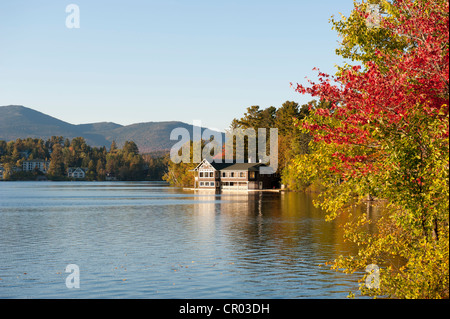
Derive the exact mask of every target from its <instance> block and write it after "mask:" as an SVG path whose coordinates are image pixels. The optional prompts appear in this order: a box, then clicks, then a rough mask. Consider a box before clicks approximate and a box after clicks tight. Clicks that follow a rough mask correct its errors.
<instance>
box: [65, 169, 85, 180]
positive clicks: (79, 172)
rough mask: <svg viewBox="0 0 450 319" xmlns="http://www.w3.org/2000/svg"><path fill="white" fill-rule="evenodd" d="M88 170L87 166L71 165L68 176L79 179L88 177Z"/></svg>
mask: <svg viewBox="0 0 450 319" xmlns="http://www.w3.org/2000/svg"><path fill="white" fill-rule="evenodd" d="M86 170H87V169H85V168H81V167H69V168H68V169H67V177H71V178H75V179H79V178H85V177H86Z"/></svg>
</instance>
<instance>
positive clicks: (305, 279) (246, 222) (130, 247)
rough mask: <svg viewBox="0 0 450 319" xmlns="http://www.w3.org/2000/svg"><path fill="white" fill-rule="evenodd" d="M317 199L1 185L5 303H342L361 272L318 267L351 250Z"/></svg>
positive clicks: (0, 273)
mask: <svg viewBox="0 0 450 319" xmlns="http://www.w3.org/2000/svg"><path fill="white" fill-rule="evenodd" d="M312 199H313V198H312V195H309V194H303V193H293V192H289V193H270V192H256V193H248V194H247V193H229V194H227V193H224V194H213V193H194V192H193V191H186V190H183V189H181V188H174V187H168V186H166V185H165V184H164V183H157V182H1V183H0V298H151V299H154V298H194V299H197V298H199V299H200V298H202V299H203V298H225V299H230V298H246V299H247V298H248V299H250V298H274V299H275V298H286V299H287V298H289V299H294V298H345V297H346V296H347V295H348V293H349V291H350V290H353V291H355V290H357V287H358V282H357V280H358V278H359V277H360V276H361V274H358V275H346V274H342V273H338V272H335V271H332V270H330V269H329V267H327V266H319V265H320V264H324V263H325V262H327V261H332V260H333V259H334V258H336V257H337V256H339V255H342V254H346V253H348V252H349V251H351V250H352V249H353V248H352V247H350V246H349V245H348V244H347V243H344V242H343V240H342V229H341V228H340V227H339V221H334V222H326V221H325V218H324V213H323V212H322V211H320V210H319V209H317V208H315V207H314V206H313V204H312ZM69 264H75V265H77V266H78V268H79V283H80V287H79V288H71V289H69V288H68V287H67V286H66V278H67V277H68V276H69V275H71V273H69V272H67V273H66V272H65V270H66V266H67V265H69ZM357 296H359V294H357Z"/></svg>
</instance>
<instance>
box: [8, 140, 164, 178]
mask: <svg viewBox="0 0 450 319" xmlns="http://www.w3.org/2000/svg"><path fill="white" fill-rule="evenodd" d="M33 159H40V160H48V161H50V165H49V168H48V171H47V174H46V177H47V178H48V179H51V180H64V179H67V170H68V168H69V167H80V168H83V169H84V170H85V172H86V178H85V179H86V180H99V181H103V180H105V179H107V178H110V179H116V180H122V181H127V180H161V177H162V175H163V174H164V172H165V169H166V165H167V164H166V159H164V158H163V157H161V156H158V157H155V156H152V155H151V154H144V155H141V154H139V149H138V147H137V145H136V144H135V143H134V142H132V141H126V142H125V143H124V145H123V147H122V148H118V147H117V145H116V143H115V141H113V142H112V143H111V146H110V148H109V149H107V148H106V147H105V146H103V147H91V146H89V145H88V144H87V143H86V141H85V139H84V138H82V137H76V138H73V139H72V140H70V139H68V138H64V137H62V136H52V137H51V138H49V139H47V140H46V141H44V140H43V139H39V138H26V139H17V140H15V141H10V142H6V141H0V163H1V164H2V166H3V169H4V171H5V173H4V179H6V180H8V179H10V180H20V179H36V177H37V176H39V175H43V173H42V172H40V171H38V170H35V171H33V172H23V171H20V170H19V169H15V168H17V167H18V168H21V167H22V163H23V162H24V161H26V160H33Z"/></svg>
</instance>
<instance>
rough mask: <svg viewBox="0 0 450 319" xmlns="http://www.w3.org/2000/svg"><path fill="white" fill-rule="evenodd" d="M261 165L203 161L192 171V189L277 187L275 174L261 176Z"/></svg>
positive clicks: (263, 165)
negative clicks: (193, 179)
mask: <svg viewBox="0 0 450 319" xmlns="http://www.w3.org/2000/svg"><path fill="white" fill-rule="evenodd" d="M266 166H267V165H265V164H262V163H215V162H212V163H210V162H208V161H207V160H206V159H204V160H203V161H202V162H201V163H200V164H199V165H198V166H197V167H196V168H195V169H194V176H195V177H194V178H195V181H194V182H195V183H194V188H195V189H213V190H258V189H272V188H275V187H277V185H278V179H277V177H276V176H275V174H261V173H260V168H261V167H266Z"/></svg>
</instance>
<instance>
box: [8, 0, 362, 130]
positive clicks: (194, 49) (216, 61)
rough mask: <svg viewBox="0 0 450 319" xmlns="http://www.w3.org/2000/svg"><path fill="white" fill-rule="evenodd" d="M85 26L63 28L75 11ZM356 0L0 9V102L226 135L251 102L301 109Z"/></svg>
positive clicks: (326, 67) (64, 115) (62, 115)
mask: <svg viewBox="0 0 450 319" xmlns="http://www.w3.org/2000/svg"><path fill="white" fill-rule="evenodd" d="M71 3H73V4H76V5H78V6H79V8H80V28H79V29H68V28H67V27H66V25H65V21H66V17H67V16H68V13H66V12H65V8H66V6H67V5H69V4H71ZM352 8H353V1H352V0H345V1H344V0H340V1H332V0H318V1H304V0H296V1H294V0H277V1H265V0H258V1H254V0H240V1H237V0H227V1H215V0H209V1H200V0H191V1H180V0H178V1H174V0H164V1H162V0H160V1H139V0H127V1H113V0H110V1H103V0H95V1H94V0H90V1H85V0H68V1H63V0H53V1H50V0H47V1H45V0H44V1H32V0H28V1H24V0H14V1H1V2H0V105H10V104H18V105H24V106H27V107H30V108H33V109H36V110H38V111H41V112H44V113H47V114H49V115H52V116H54V117H57V118H59V119H62V120H64V121H67V122H70V123H73V124H80V123H92V122H99V121H110V122H116V123H119V124H123V125H127V124H131V123H138V122H150V121H167V120H179V121H183V122H187V123H192V121H193V120H200V121H202V124H203V126H207V127H211V128H216V129H220V130H223V129H225V128H227V127H228V126H229V124H230V122H231V121H232V119H233V118H235V117H241V116H242V115H243V113H244V112H245V109H246V108H247V107H249V106H251V105H259V106H260V107H261V108H266V107H269V106H276V107H279V106H281V104H282V103H283V102H285V101H287V100H290V101H296V102H298V103H301V104H302V103H306V102H307V101H309V100H310V99H311V98H310V97H309V96H301V95H299V94H298V93H296V92H295V91H294V90H293V89H292V88H291V87H290V86H289V83H290V82H294V83H296V82H300V83H306V82H305V76H308V77H310V78H314V75H315V72H314V71H312V69H313V68H314V67H318V68H320V69H321V71H324V72H330V73H334V72H335V67H334V66H335V64H341V63H342V58H341V57H338V56H336V55H335V49H336V47H337V46H338V40H339V38H338V36H337V34H336V31H334V30H331V24H330V23H329V19H330V17H331V16H332V15H335V16H336V17H339V12H341V13H343V14H344V15H348V13H349V12H350V11H351V9H352Z"/></svg>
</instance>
